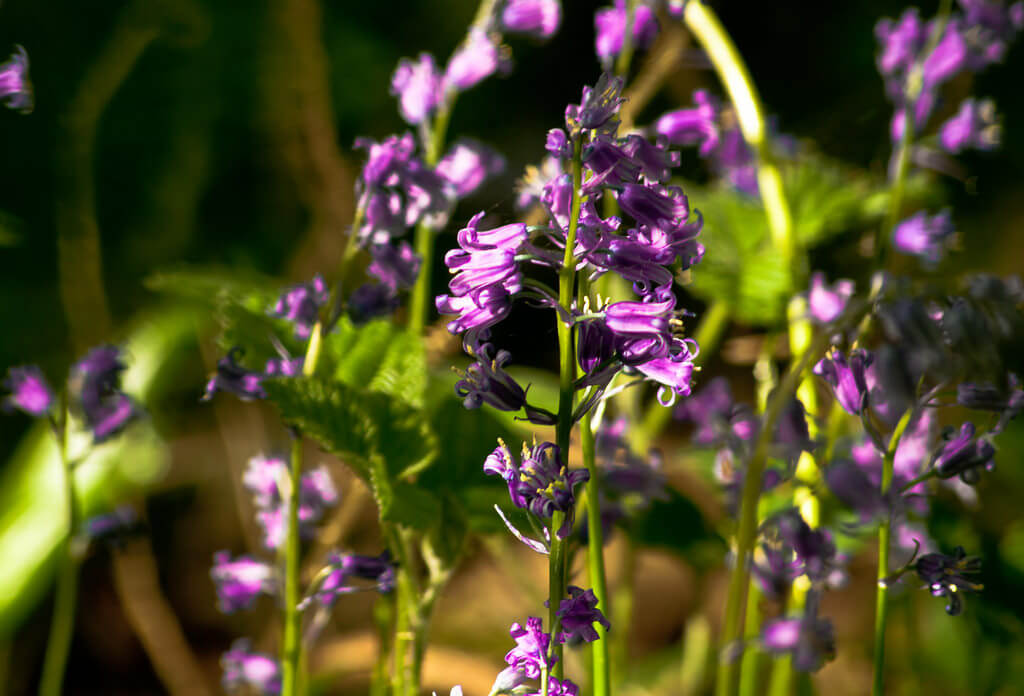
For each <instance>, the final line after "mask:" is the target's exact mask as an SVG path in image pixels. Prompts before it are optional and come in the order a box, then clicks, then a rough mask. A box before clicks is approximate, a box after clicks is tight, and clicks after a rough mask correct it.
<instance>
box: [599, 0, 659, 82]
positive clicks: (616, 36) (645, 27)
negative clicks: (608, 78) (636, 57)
mask: <svg viewBox="0 0 1024 696" xmlns="http://www.w3.org/2000/svg"><path fill="white" fill-rule="evenodd" d="M628 19H629V18H627V16H626V0H615V5H614V6H613V7H604V8H601V9H599V10H598V11H597V12H595V13H594V28H595V29H596V31H597V37H596V39H595V42H594V48H595V50H596V52H597V57H598V59H600V61H601V62H602V64H604V65H605V66H606V67H607V66H609V65H611V62H612V61H613V60H614V59H615V57H616V56H617V55H619V53H620V52H621V51H622V40H623V39H624V38H625V36H626V24H627V21H628ZM631 25H632V26H631V32H630V33H631V34H632V37H631V39H632V43H633V46H635V47H637V48H646V47H647V46H649V45H650V44H651V42H652V41H654V39H655V37H656V36H657V35H658V19H657V17H656V16H655V14H654V10H652V9H651V8H650V7H649V6H648V5H646V4H645V3H635V5H634V9H633V17H632V22H631Z"/></svg>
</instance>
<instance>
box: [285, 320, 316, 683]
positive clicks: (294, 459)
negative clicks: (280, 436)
mask: <svg viewBox="0 0 1024 696" xmlns="http://www.w3.org/2000/svg"><path fill="white" fill-rule="evenodd" d="M318 326H319V325H318ZM312 343H313V341H312V340H311V341H310V344H312ZM289 480H290V482H291V486H290V490H289V491H288V502H287V505H288V528H287V531H286V536H285V552H284V639H283V641H282V647H281V677H282V679H281V694H282V696H296V695H297V694H298V685H299V654H300V653H301V651H302V645H301V638H300V635H301V633H302V631H301V629H302V613H301V612H300V611H299V608H298V604H299V594H300V590H299V555H300V552H301V549H300V547H299V487H300V486H301V481H302V435H301V434H299V433H295V434H294V435H293V436H292V452H291V463H290V467H289Z"/></svg>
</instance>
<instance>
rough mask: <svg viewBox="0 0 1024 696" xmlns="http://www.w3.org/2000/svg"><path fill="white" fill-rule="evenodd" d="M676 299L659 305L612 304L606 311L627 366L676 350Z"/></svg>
mask: <svg viewBox="0 0 1024 696" xmlns="http://www.w3.org/2000/svg"><path fill="white" fill-rule="evenodd" d="M674 311H675V297H673V296H672V295H671V294H669V295H668V297H666V299H664V300H662V301H660V302H658V301H656V299H655V300H652V301H649V302H632V301H623V302H613V303H612V304H610V305H608V307H607V308H606V309H605V311H604V316H605V324H606V325H607V327H608V328H609V329H610V330H611V331H612V333H613V334H615V338H616V342H617V346H618V349H619V355H620V357H621V358H622V361H623V363H624V364H626V365H640V364H642V363H646V362H650V361H651V360H654V359H656V358H664V357H666V356H667V355H669V351H670V350H671V348H672V347H673V345H674V344H673V336H672V320H673V317H674Z"/></svg>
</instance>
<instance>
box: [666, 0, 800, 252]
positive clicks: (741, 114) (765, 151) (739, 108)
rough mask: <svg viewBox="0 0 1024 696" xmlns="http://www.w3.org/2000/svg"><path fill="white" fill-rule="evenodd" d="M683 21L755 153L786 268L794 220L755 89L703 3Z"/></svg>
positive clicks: (689, 6) (690, 5)
mask: <svg viewBox="0 0 1024 696" xmlns="http://www.w3.org/2000/svg"><path fill="white" fill-rule="evenodd" d="M683 17H684V19H685V21H686V26H687V28H688V29H689V30H690V31H691V32H692V33H693V35H694V37H695V38H696V39H697V41H698V42H700V44H701V46H702V47H703V48H704V51H705V53H707V56H708V58H709V59H710V60H711V64H712V66H713V67H714V69H715V72H716V73H718V78H719V79H720V80H721V81H722V84H723V85H724V86H725V90H726V92H728V93H729V100H730V101H731V102H732V105H733V107H734V108H735V109H736V117H737V119H738V120H739V124H740V130H741V131H742V132H743V139H744V140H746V142H747V144H748V145H749V146H750V147H751V149H752V150H754V152H756V153H757V185H758V188H759V189H760V193H761V200H762V202H763V203H764V209H765V213H766V214H767V216H768V226H769V229H770V230H771V235H772V243H773V244H774V246H775V248H776V249H778V250H779V252H781V253H782V255H783V257H784V258H785V259H786V260H787V265H788V264H791V263H792V261H793V259H794V257H795V251H796V240H795V239H794V238H793V219H792V216H791V214H790V211H789V205H788V204H787V202H786V195H785V191H784V190H783V185H782V173H781V172H780V171H779V167H778V165H777V164H776V162H775V156H774V154H773V152H772V149H771V143H770V142H769V141H768V137H767V133H766V131H767V127H766V124H765V118H764V109H763V108H762V106H761V98H760V97H759V96H758V94H757V88H756V87H755V86H754V82H753V80H751V78H750V72H749V71H748V70H747V66H746V65H745V64H744V62H743V58H742V57H740V54H739V51H737V50H736V45H735V44H734V43H733V42H732V39H731V38H730V37H729V35H728V34H727V33H726V31H725V29H724V28H723V27H722V24H721V23H720V22H719V21H718V17H716V16H715V13H714V11H712V9H711V8H710V7H708V6H707V5H706V4H704V3H702V2H690V3H687V4H686V12H685V13H684V15H683Z"/></svg>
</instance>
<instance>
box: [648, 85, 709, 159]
mask: <svg viewBox="0 0 1024 696" xmlns="http://www.w3.org/2000/svg"><path fill="white" fill-rule="evenodd" d="M693 102H694V104H696V106H694V107H693V108H691V109H677V110H676V111H669V112H668V113H666V114H664V115H662V116H661V117H660V118H659V119H658V120H657V121H656V122H655V124H654V130H655V132H656V133H659V134H660V135H664V136H666V137H667V138H668V140H669V142H670V143H672V144H673V145H697V146H698V152H700V155H701V157H708V156H709V155H711V153H712V152H713V151H714V150H715V148H716V147H718V141H719V138H720V135H721V134H720V131H719V121H720V118H721V114H720V113H719V109H720V106H719V103H718V100H717V99H716V98H715V97H714V96H712V95H711V93H709V92H708V91H707V90H703V89H698V90H697V91H695V92H694V93H693Z"/></svg>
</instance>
